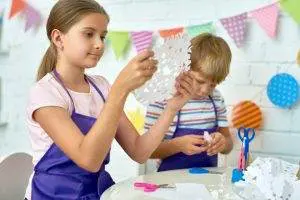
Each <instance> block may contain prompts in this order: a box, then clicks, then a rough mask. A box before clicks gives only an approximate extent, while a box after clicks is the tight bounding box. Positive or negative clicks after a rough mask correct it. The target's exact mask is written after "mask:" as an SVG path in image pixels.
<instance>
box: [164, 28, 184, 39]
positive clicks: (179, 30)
mask: <svg viewBox="0 0 300 200" xmlns="http://www.w3.org/2000/svg"><path fill="white" fill-rule="evenodd" d="M182 32H183V27H179V28H172V29H163V30H159V35H160V36H161V37H163V38H168V37H171V36H175V35H177V34H180V33H182Z"/></svg>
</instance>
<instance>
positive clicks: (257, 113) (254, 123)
mask: <svg viewBox="0 0 300 200" xmlns="http://www.w3.org/2000/svg"><path fill="white" fill-rule="evenodd" d="M231 121H232V126H233V127H234V128H241V127H245V128H254V129H258V128H259V127H260V126H261V124H262V112H261V110H260V108H259V107H258V106H257V105H256V104H255V103H253V102H251V101H241V102H240V103H238V104H237V105H235V106H234V107H233V109H232V114H231Z"/></svg>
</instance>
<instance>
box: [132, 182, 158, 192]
mask: <svg viewBox="0 0 300 200" xmlns="http://www.w3.org/2000/svg"><path fill="white" fill-rule="evenodd" d="M134 187H135V188H136V189H143V190H144V192H154V191H155V190H157V189H158V185H156V184H152V183H144V182H135V183H134Z"/></svg>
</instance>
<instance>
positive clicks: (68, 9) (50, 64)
mask: <svg viewBox="0 0 300 200" xmlns="http://www.w3.org/2000/svg"><path fill="white" fill-rule="evenodd" d="M90 13H100V14H102V15H105V16H106V17H107V20H109V16H108V14H107V12H106V11H105V10H104V8H103V7H102V6H100V5H99V4H98V3H97V2H96V1H94V0H59V1H58V2H57V3H56V4H55V5H54V7H53V8H52V10H51V12H50V15H49V18H48V21H47V26H46V31H47V37H48V39H49V41H50V46H49V47H48V49H47V51H46V53H45V55H44V57H43V59H42V62H41V64H40V67H39V69H38V73H37V80H40V79H41V78H43V77H44V76H45V75H46V74H47V73H49V72H51V71H52V70H53V69H54V68H55V66H56V63H57V49H56V46H55V45H54V44H53V42H52V41H51V33H52V31H53V30H54V29H57V30H59V31H61V32H62V33H67V32H68V31H69V30H70V28H71V27H72V26H73V25H74V24H76V23H77V22H78V21H80V20H81V19H82V18H83V17H84V16H86V15H87V14H90Z"/></svg>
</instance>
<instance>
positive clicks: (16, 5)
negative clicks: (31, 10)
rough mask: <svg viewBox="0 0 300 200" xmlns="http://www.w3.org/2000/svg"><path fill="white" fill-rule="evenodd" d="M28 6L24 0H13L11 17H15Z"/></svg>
mask: <svg viewBox="0 0 300 200" xmlns="http://www.w3.org/2000/svg"><path fill="white" fill-rule="evenodd" d="M25 7H26V3H25V1H23V0H12V3H11V9H10V13H9V19H10V18H12V17H14V16H15V15H16V14H18V13H19V12H22V11H23V10H24V9H25Z"/></svg>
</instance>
